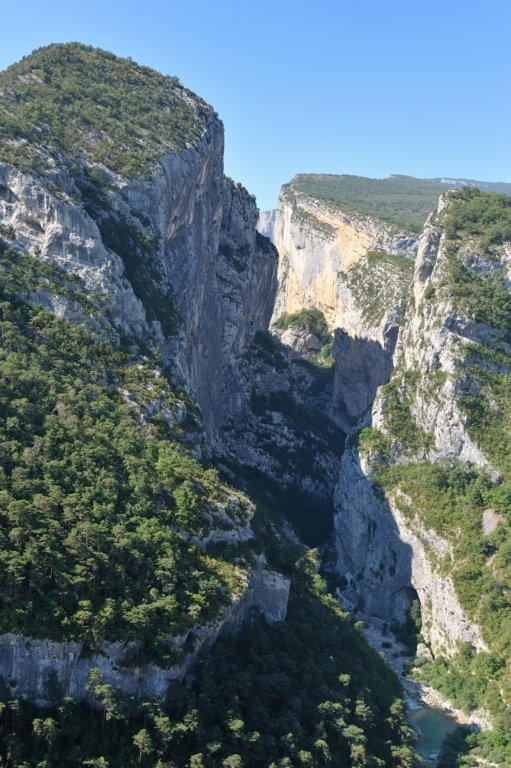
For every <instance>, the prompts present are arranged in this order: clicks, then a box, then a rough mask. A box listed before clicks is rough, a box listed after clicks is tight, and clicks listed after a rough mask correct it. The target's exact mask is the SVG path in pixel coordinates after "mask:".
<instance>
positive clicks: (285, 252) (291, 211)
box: [273, 182, 417, 335]
mask: <svg viewBox="0 0 511 768" xmlns="http://www.w3.org/2000/svg"><path fill="white" fill-rule="evenodd" d="M273 242H274V244H275V246H276V248H277V250H278V252H279V258H280V260H279V291H278V294H277V299H276V302H275V310H274V318H278V317H280V315H282V314H283V313H285V312H288V313H291V312H296V311H297V310H299V309H303V308H309V307H315V308H317V309H320V310H321V311H322V312H323V314H324V316H325V318H326V320H327V322H328V324H329V326H330V327H331V328H335V327H337V328H346V330H348V331H349V332H350V333H351V334H353V335H360V332H361V330H367V328H368V326H367V323H364V321H363V318H362V317H361V316H360V308H358V312H357V307H356V302H352V305H351V306H349V299H348V297H347V296H346V295H345V293H344V292H343V290H342V288H341V286H342V280H341V284H339V276H340V275H342V274H343V273H345V272H347V271H348V270H349V268H350V267H352V266H353V265H355V264H357V262H359V261H360V260H361V259H362V258H363V257H364V256H366V255H367V253H368V252H370V251H384V252H386V253H390V254H403V255H413V254H414V252H415V249H416V246H417V241H416V239H415V238H414V237H412V236H410V235H408V234H406V233H399V232H397V230H396V228H393V227H391V226H389V225H387V224H385V223H383V222H382V221H378V220H377V219H373V218H371V217H369V216H357V215H355V214H349V213H347V212H346V211H343V210H342V209H341V208H339V206H334V205H329V204H328V203H327V202H325V201H322V200H317V199H314V198H311V197H309V196H307V195H305V194H303V193H302V192H300V191H298V190H297V189H296V188H295V187H294V186H293V182H291V184H289V185H287V186H285V187H284V188H283V190H282V192H281V195H280V198H279V203H278V206H277V211H276V215H275V225H274V231H273ZM350 310H351V311H350Z"/></svg>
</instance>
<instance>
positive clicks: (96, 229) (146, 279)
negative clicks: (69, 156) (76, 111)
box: [0, 117, 277, 443]
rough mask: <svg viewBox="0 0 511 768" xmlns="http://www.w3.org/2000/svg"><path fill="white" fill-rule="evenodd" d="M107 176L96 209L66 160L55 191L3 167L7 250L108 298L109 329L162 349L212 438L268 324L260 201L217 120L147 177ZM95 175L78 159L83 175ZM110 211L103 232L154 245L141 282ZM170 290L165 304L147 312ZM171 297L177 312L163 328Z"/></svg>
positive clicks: (268, 249)
mask: <svg viewBox="0 0 511 768" xmlns="http://www.w3.org/2000/svg"><path fill="white" fill-rule="evenodd" d="M102 171H103V173H104V178H105V183H106V182H107V181H108V184H109V188H108V191H107V192H106V193H105V199H104V201H102V205H101V209H98V210H94V211H91V208H90V206H88V205H87V203H88V201H87V199H86V198H84V196H83V195H82V194H81V192H80V190H79V189H78V187H77V181H75V179H74V178H72V177H71V176H70V174H69V173H68V172H67V171H66V170H65V166H64V169H63V170H62V172H61V174H60V177H59V183H60V187H59V189H58V194H57V193H56V192H54V193H52V192H50V191H49V188H48V186H47V185H46V184H43V183H41V181H40V180H39V179H36V178H35V177H31V176H30V175H28V174H24V173H21V172H20V171H18V170H17V169H16V168H14V167H12V166H10V165H8V164H6V163H2V164H0V213H1V215H2V222H3V225H4V226H6V227H12V228H13V231H14V234H15V240H14V242H13V247H14V248H16V249H19V250H20V251H23V252H26V253H30V254H31V255H33V256H36V257H37V258H40V259H41V260H43V261H48V262H51V263H55V264H57V265H58V266H61V267H64V269H66V270H68V271H70V272H73V273H75V274H77V275H78V276H79V277H80V278H81V279H82V280H83V283H84V285H85V288H86V290H87V292H88V293H89V295H90V296H91V298H94V297H97V298H98V300H99V298H100V297H103V300H106V302H107V304H108V314H107V316H106V317H105V320H104V325H105V332H108V334H109V335H110V336H114V337H116V336H118V334H119V333H120V332H128V333H130V334H133V336H134V338H135V339H136V340H137V342H138V343H141V342H143V343H144V344H147V345H149V346H152V347H153V348H156V347H159V348H160V349H161V351H162V352H163V358H164V362H168V363H170V364H171V365H172V367H173V369H174V371H175V373H176V376H177V379H178V381H180V383H181V385H182V386H185V387H186V389H188V391H189V392H190V394H191V395H192V396H193V397H194V398H195V399H196V400H197V402H198V403H199V405H200V406H201V409H202V413H203V418H204V424H205V427H206V431H207V433H208V435H209V438H210V441H212V442H213V443H215V441H218V430H219V427H220V426H221V424H222V423H224V422H225V420H226V418H227V416H229V417H230V416H232V415H233V414H235V413H236V409H239V402H238V399H239V391H240V387H241V384H240V371H239V363H240V360H241V358H242V356H243V353H244V352H245V350H246V349H247V347H248V346H249V344H250V342H251V341H252V339H253V337H254V334H255V332H256V331H257V330H259V329H263V328H266V327H267V325H268V322H269V318H270V316H271V311H272V306H273V297H274V294H275V290H276V267H277V260H276V254H275V251H274V249H273V247H272V246H271V244H270V243H269V241H267V240H266V238H264V237H263V236H261V235H259V234H258V232H257V231H256V223H257V208H256V205H255V201H254V199H253V197H251V196H250V195H249V194H248V193H247V192H246V190H245V189H244V188H243V187H242V186H241V185H236V184H234V183H233V182H231V181H230V180H226V179H225V178H224V176H223V131H222V126H221V124H220V123H219V121H218V120H216V119H215V118H213V117H211V118H210V119H208V121H207V123H206V125H205V130H204V134H203V137H202V139H201V141H200V143H199V145H198V147H196V148H193V149H192V148H190V149H188V150H185V151H183V152H181V153H179V154H168V155H166V156H164V157H163V158H161V159H160V170H158V171H157V172H156V173H155V174H154V176H153V177H152V178H150V179H148V180H145V179H144V180H142V179H135V180H128V179H124V178H122V177H119V176H118V175H116V174H113V173H110V172H108V170H107V169H102ZM90 172H91V168H90V167H88V166H87V164H84V166H83V168H82V173H81V175H82V177H84V178H88V175H90ZM78 183H79V181H78ZM84 202H85V209H84ZM87 208H88V209H89V211H91V213H92V214H93V215H90V213H88V212H87ZM107 215H108V219H107V221H108V223H109V224H110V230H109V231H108V232H109V233H110V231H111V229H112V227H116V228H117V229H118V231H119V233H122V231H123V227H126V226H127V227H128V228H130V231H131V232H134V233H135V235H136V237H138V238H140V239H143V238H147V240H148V241H150V242H151V244H152V243H154V248H153V249H152V252H151V254H150V259H149V258H148V266H147V274H146V275H143V274H140V270H141V268H140V267H139V268H138V269H139V273H138V274H137V275H136V277H137V283H136V284H135V283H134V282H133V279H132V280H131V281H130V279H129V278H130V277H132V275H131V274H130V270H129V269H127V268H126V264H125V263H124V261H123V259H124V260H125V258H126V253H125V251H124V250H123V247H122V244H121V243H118V241H119V240H120V238H121V234H119V235H118V236H117V240H115V239H112V237H111V235H110V237H109V238H106V236H105V234H104V232H105V217H106V216H107ZM144 255H145V256H146V258H147V256H148V254H144V253H138V252H137V258H140V259H143V258H144ZM151 270H152V271H151ZM140 282H143V283H145V285H144V286H143V288H141V287H140V285H139V284H138V283H140ZM139 296H142V297H143V298H144V300H145V301H144V302H143V301H141V299H140V298H139ZM165 297H168V301H167V304H168V306H167V308H165V307H164V306H163V307H162V308H161V309H160V310H159V311H158V313H154V312H153V309H154V306H157V305H158V303H162V301H163V300H164V299H165ZM170 297H173V303H174V306H175V310H174V312H175V313H176V314H177V318H176V319H174V320H173V325H174V332H172V333H170V335H169V330H168V329H167V327H166V325H167V323H166V321H168V319H169V316H170V315H172V312H173V310H172V306H171V298H170ZM61 314H65V311H64V310H62V312H61ZM151 315H152V316H153V318H154V319H153V320H150V319H148V317H150V316H151ZM156 318H157V321H156ZM108 321H109V325H108ZM107 326H108V328H107Z"/></svg>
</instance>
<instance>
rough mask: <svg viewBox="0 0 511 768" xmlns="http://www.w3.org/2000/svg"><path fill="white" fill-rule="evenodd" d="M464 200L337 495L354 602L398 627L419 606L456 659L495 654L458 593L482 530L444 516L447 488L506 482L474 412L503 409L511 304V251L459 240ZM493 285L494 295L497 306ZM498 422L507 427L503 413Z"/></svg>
mask: <svg viewBox="0 0 511 768" xmlns="http://www.w3.org/2000/svg"><path fill="white" fill-rule="evenodd" d="M456 194H458V193H451V194H448V195H446V196H444V197H443V198H442V199H441V200H440V204H439V208H438V212H437V214H435V215H432V216H431V217H430V219H429V221H428V222H427V224H426V226H425V228H424V232H423V235H422V237H421V240H420V243H419V249H418V254H417V259H416V264H415V271H414V279H413V295H412V299H411V301H410V304H409V307H408V311H407V314H406V316H405V319H404V321H403V325H402V327H401V330H400V332H399V337H398V340H397V345H396V349H395V352H394V361H393V362H394V371H393V373H392V376H391V378H390V382H389V384H387V385H386V386H383V387H381V388H380V389H379V390H378V392H377V395H376V400H375V403H374V405H373V407H372V412H371V414H370V415H369V416H368V417H367V418H366V419H365V421H364V422H361V423H360V424H359V425H358V430H357V431H356V432H354V433H353V435H352V438H351V441H352V443H353V444H352V447H351V449H350V450H349V451H347V452H346V453H345V455H344V457H343V460H342V465H341V473H340V478H339V483H338V486H337V490H336V519H335V526H336V539H337V544H336V546H337V553H338V569H339V571H340V572H341V573H345V574H347V577H348V582H349V586H348V591H347V595H346V596H347V597H348V599H349V600H350V601H351V602H354V603H357V602H358V604H359V606H363V607H364V610H366V611H367V612H368V613H371V614H374V615H377V616H380V617H381V618H383V619H385V620H387V621H392V620H398V621H401V620H402V619H403V617H404V614H405V612H406V610H407V608H408V607H409V606H410V603H411V601H412V600H413V599H414V596H418V598H419V600H420V603H421V606H422V618H423V629H422V634H423V635H424V637H425V638H426V641H427V642H428V643H429V644H430V647H431V648H432V650H433V651H434V652H437V651H447V652H454V651H455V650H456V646H457V643H458V642H460V641H463V642H469V643H470V644H472V645H473V646H474V647H475V648H478V649H487V644H486V642H485V640H484V639H483V635H482V632H481V628H480V627H479V626H478V621H479V622H483V620H484V616H485V614H484V609H483V607H482V606H481V607H477V606H476V605H474V601H473V600H472V603H470V602H468V601H467V597H466V594H465V593H466V589H465V592H464V593H463V595H464V596H463V595H462V594H461V593H460V591H459V590H460V589H462V588H463V584H464V583H465V582H464V581H463V579H464V578H466V577H465V576H464V575H463V567H464V566H463V561H461V562H458V558H459V554H458V552H459V551H460V550H459V548H458V546H459V545H458V542H459V540H460V539H461V538H463V537H468V538H467V539H464V540H466V541H469V539H470V537H472V540H474V537H476V538H477V536H478V535H480V534H478V533H477V528H476V529H474V531H473V532H472V533H471V534H469V533H468V532H467V530H465V528H464V526H470V523H469V522H468V520H466V519H465V520H464V518H463V517H460V519H459V521H458V523H457V524H455V523H454V521H452V522H451V521H450V520H449V519H447V518H445V517H442V515H444V516H445V515H446V514H447V512H446V511H442V510H443V509H444V506H442V505H445V503H446V502H445V499H444V498H443V497H442V485H441V483H442V481H441V480H439V479H438V478H441V477H444V475H445V476H447V474H448V473H449V472H458V473H459V477H461V478H464V480H462V482H465V483H470V482H472V480H470V478H473V477H475V476H476V475H473V474H471V473H473V472H474V471H475V472H478V471H480V472H482V473H483V475H482V476H486V478H487V480H486V481H485V482H490V480H491V479H492V478H493V481H494V480H495V479H496V478H498V476H499V472H498V469H500V467H499V466H497V467H496V466H495V464H494V463H493V462H492V461H490V459H489V453H488V451H490V452H491V451H492V448H491V444H488V446H487V449H485V450H483V449H482V444H484V441H485V437H484V431H483V432H481V431H478V427H477V422H476V423H475V425H474V418H475V416H474V414H477V413H483V414H484V413H487V411H486V410H485V409H486V408H487V406H486V405H485V402H489V403H490V408H491V410H492V411H493V412H495V411H496V410H497V409H500V408H502V407H503V406H502V401H501V400H499V399H498V395H497V396H494V395H492V394H491V391H490V386H491V385H492V381H493V378H492V377H493V376H497V377H498V376H499V375H500V374H501V373H502V372H503V371H505V370H509V369H508V367H507V366H505V365H504V356H507V354H508V352H507V350H508V346H507V344H508V342H507V336H506V333H507V331H506V330H505V328H506V327H507V326H506V322H507V321H505V320H504V318H503V315H501V314H499V313H500V312H501V310H500V307H501V306H503V307H506V306H507V304H506V302H507V301H508V299H507V293H506V291H507V290H508V289H507V288H506V285H507V283H506V280H507V277H506V275H507V274H508V270H509V258H510V257H509V253H510V249H509V245H508V244H506V243H505V242H504V243H503V244H502V245H498V246H497V245H495V246H493V248H491V249H490V251H489V252H488V249H487V248H486V247H485V246H484V244H483V245H482V244H481V241H480V240H479V239H478V236H472V237H469V236H467V234H466V233H465V232H464V231H462V233H461V234H459V233H458V234H456V230H455V229H454V226H455V223H456V222H457V221H464V219H463V218H462V217H463V215H464V213H463V209H460V208H459V206H462V205H468V206H469V205H475V204H473V203H472V202H471V198H470V195H469V196H468V202H467V201H465V198H464V197H463V195H461V196H460V198H459V199H458V197H456ZM483 203H484V201H483ZM483 203H481V205H482V204H483ZM457 206H458V208H457ZM459 210H461V213H458V211H459ZM471 215H472V216H473V213H472V214H471ZM465 226H466V225H465ZM499 237H500V235H499ZM485 251H486V253H485ZM501 281H504V282H501ZM486 285H492V286H494V287H492V288H491V291H492V292H495V298H494V303H493V306H492V307H491V308H489V306H488V305H487V304H486V299H485V296H486V291H487V290H490V289H489V288H486V287H485V286H486ZM478 297H479V298H478ZM499 302H501V303H499ZM506 311H507V310H506ZM492 350H493V351H492ZM486 355H489V358H488V361H486V357H485V356H486ZM501 357H502V360H501V361H500V364H499V363H497V359H499V360H500V358H501ZM489 361H493V362H489ZM499 365H500V366H501V367H499ZM502 366H504V367H502ZM485 371H491V373H489V374H486V373H485ZM485 377H486V378H485ZM486 381H487V382H488V383H485V384H482V382H486ZM495 397H497V399H495ZM488 398H489V399H488ZM474 408H477V409H478V410H477V411H475V410H472V411H471V410H470V409H474ZM478 418H479V419H480V418H481V416H479V417H478ZM486 418H489V416H488V417H486ZM491 418H493V417H491ZM501 418H503V419H504V423H505V419H506V418H507V417H506V415H505V413H504V412H502V411H501ZM476 435H477V436H478V439H477V440H476V439H475V436H476ZM494 456H495V457H496V456H497V454H496V453H495V454H494ZM419 467H420V468H421V469H420V471H419ZM474 468H476V469H475V470H474ZM484 473H486V474H484ZM467 478H468V479H467ZM428 482H429V484H430V485H429V486H428V485H427V483H428ZM445 482H454V481H445ZM421 483H424V486H423V485H421ZM423 487H424V488H425V489H428V490H423ZM467 487H469V486H467ZM458 493H459V494H460V496H459V498H460V501H459V503H460V504H461V503H464V502H463V498H464V497H463V494H462V492H461V491H458ZM435 494H437V495H436V496H435ZM479 503H480V504H483V502H482V501H480V502H479ZM445 509H449V507H445ZM453 509H455V507H454V508H453ZM471 509H472V508H471ZM473 509H474V511H473V512H470V513H469V512H466V513H465V514H466V515H469V514H473V515H474V516H475V517H474V519H475V520H476V519H477V515H478V514H480V515H481V522H480V526H479V527H480V528H481V530H482V510H481V511H480V512H478V511H477V507H475V508H473ZM456 525H458V526H459V528H456ZM464 546H469V545H468V544H465V545H464ZM486 567H488V564H486V565H484V564H481V568H486ZM460 569H461V570H460ZM460 585H461V586H460ZM462 597H463V600H462ZM467 606H470V611H468V609H467Z"/></svg>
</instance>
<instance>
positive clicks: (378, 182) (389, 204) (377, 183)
mask: <svg viewBox="0 0 511 768" xmlns="http://www.w3.org/2000/svg"><path fill="white" fill-rule="evenodd" d="M287 189H289V193H291V194H292V193H293V191H296V192H297V193H299V194H304V195H307V196H308V197H311V198H314V199H317V200H321V201H324V202H325V203H328V204H329V205H333V206H336V207H340V208H342V209H343V210H347V211H351V212H352V213H354V214H359V215H362V216H371V217H374V218H376V219H380V220H381V221H383V222H385V223H386V224H390V225H391V226H393V227H395V228H397V229H399V230H402V231H405V232H410V233H415V234H418V233H419V232H420V231H421V229H422V227H423V225H424V222H425V221H426V219H427V217H428V216H429V214H430V213H431V212H432V211H434V210H435V209H436V207H437V204H438V198H439V197H440V195H441V193H442V189H441V188H440V187H439V186H438V184H435V183H433V182H431V181H427V180H423V179H414V178H412V177H411V176H389V177H388V178H386V179H368V178H365V177H363V176H348V175H343V176H333V175H329V174H300V175H298V176H295V177H294V179H293V180H292V181H291V182H290V184H289V185H286V186H285V187H284V188H283V194H284V195H285V194H286V192H287Z"/></svg>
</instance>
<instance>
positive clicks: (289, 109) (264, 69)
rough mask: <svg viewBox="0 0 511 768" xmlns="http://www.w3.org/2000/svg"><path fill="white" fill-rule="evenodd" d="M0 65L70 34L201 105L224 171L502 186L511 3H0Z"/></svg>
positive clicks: (242, 175)
mask: <svg viewBox="0 0 511 768" xmlns="http://www.w3.org/2000/svg"><path fill="white" fill-rule="evenodd" d="M0 24H1V28H2V42H1V47H0V69H4V68H5V67H6V66H8V65H9V64H12V63H14V62H15V61H18V60H19V59H20V58H21V57H22V56H24V55H26V54H28V53H30V52H31V51H32V50H33V49H34V48H37V47H40V46H42V45H47V44H49V43H52V42H68V41H79V42H82V43H86V44H88V45H94V46H99V47H101V48H106V49H107V50H110V51H112V52H113V53H115V54H118V55H121V56H131V57H132V58H133V59H134V60H135V61H138V62H139V63H141V64H145V65H148V66H151V67H154V68H155V69H158V70H159V71H161V72H163V73H165V74H170V75H177V76H178V77H179V78H180V79H181V81H182V83H183V84H184V85H186V86H187V87H189V88H191V89H192V90H194V91H196V92H197V93H198V94H199V95H200V96H202V97H203V98H204V99H206V101H208V102H210V103H211V104H212V105H213V106H214V108H215V110H216V111H217V112H218V114H219V115H220V117H221V118H222V120H223V122H224V125H225V135H226V138H225V145H226V154H225V170H226V173H227V174H228V175H230V176H232V177H233V178H234V179H236V180H237V181H241V182H242V183H243V184H244V185H245V186H246V187H247V188H248V189H249V190H250V192H252V193H254V194H255V195H256V197H257V200H258V204H259V206H260V208H261V209H262V210H265V209H268V208H272V207H274V206H275V203H276V199H277V196H278V191H279V188H280V185H281V184H283V183H285V182H286V181H289V180H290V179H291V178H292V177H293V176H294V175H295V174H296V173H352V174H358V175H361V176H375V177H383V176H387V175H388V174H390V173H404V174H409V175H412V176H419V177H435V176H461V177H465V178H474V179H480V180H485V181H507V182H511V131H510V124H511V119H510V118H511V87H510V86H511V0H427V2H426V1H425V0H252V2H249V1H248V0H181V1H180V2H176V0H139V1H138V2H135V1H134V0H122V1H121V0H87V1H86V2H85V0H83V1H82V0H65V1H64V0H46V2H42V0H16V1H15V2H14V0H0Z"/></svg>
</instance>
